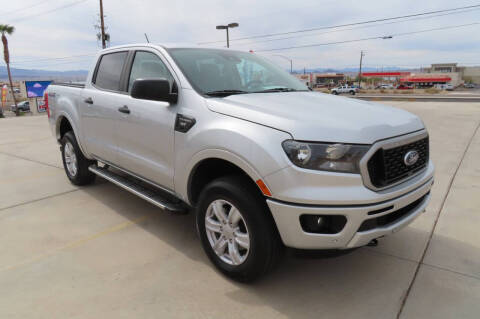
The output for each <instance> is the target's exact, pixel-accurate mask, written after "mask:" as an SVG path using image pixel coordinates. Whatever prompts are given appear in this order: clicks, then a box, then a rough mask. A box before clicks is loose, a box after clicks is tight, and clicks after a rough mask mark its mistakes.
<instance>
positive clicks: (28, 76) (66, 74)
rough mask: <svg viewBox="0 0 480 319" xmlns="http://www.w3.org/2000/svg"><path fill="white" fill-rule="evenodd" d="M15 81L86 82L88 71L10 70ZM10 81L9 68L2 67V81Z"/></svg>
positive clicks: (0, 70) (0, 72)
mask: <svg viewBox="0 0 480 319" xmlns="http://www.w3.org/2000/svg"><path fill="white" fill-rule="evenodd" d="M10 70H11V72H12V78H13V80H14V81H21V80H76V81H80V80H84V79H85V78H86V77H87V74H88V71H86V70H73V71H48V70H28V69H17V68H10ZM6 79H8V73H7V67H6V66H0V80H3V81H4V80H6Z"/></svg>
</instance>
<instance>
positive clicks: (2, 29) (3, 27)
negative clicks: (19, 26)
mask: <svg viewBox="0 0 480 319" xmlns="http://www.w3.org/2000/svg"><path fill="white" fill-rule="evenodd" d="M14 31H15V27H13V26H11V25H8V24H0V33H2V43H3V59H4V60H5V64H6V65H7V72H8V81H9V82H10V91H11V92H12V97H13V103H14V104H15V114H16V115H17V116H18V115H20V112H19V110H18V105H17V99H16V98H15V93H14V92H13V82H12V74H11V73H10V52H9V51H8V40H7V36H6V35H7V34H8V35H11V34H12V33H13V32H14Z"/></svg>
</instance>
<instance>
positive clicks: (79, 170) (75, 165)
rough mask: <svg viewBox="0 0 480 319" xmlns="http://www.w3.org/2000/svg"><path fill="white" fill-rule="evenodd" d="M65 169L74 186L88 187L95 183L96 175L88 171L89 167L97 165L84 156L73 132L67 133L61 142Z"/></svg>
mask: <svg viewBox="0 0 480 319" xmlns="http://www.w3.org/2000/svg"><path fill="white" fill-rule="evenodd" d="M60 144H61V148H60V149H61V152H62V160H63V167H64V168H65V173H66V174H67V177H68V179H69V180H70V182H72V184H74V185H78V186H81V185H87V184H91V183H93V181H94V180H95V176H96V175H95V174H93V173H92V172H90V171H89V170H88V167H89V166H90V165H92V164H95V161H92V160H89V159H87V158H86V157H85V156H83V153H82V151H81V150H80V147H79V146H78V143H77V139H76V138H75V134H73V132H72V131H69V132H67V133H65V135H64V136H63V138H62V139H61V141H60Z"/></svg>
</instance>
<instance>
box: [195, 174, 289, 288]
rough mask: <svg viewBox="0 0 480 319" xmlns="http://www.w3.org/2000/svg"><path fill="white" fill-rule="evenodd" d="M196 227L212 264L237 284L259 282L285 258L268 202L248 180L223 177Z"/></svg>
mask: <svg viewBox="0 0 480 319" xmlns="http://www.w3.org/2000/svg"><path fill="white" fill-rule="evenodd" d="M218 215H221V216H222V217H221V218H217V216H218ZM232 216H233V217H232ZM232 220H233V221H237V223H235V222H233V223H232ZM196 224H197V231H198V233H199V236H200V239H201V242H202V246H203V249H204V251H205V253H206V254H207V256H208V257H209V258H210V260H211V262H212V263H213V264H214V265H215V266H216V267H217V269H218V270H220V271H221V272H222V273H223V274H225V275H226V276H228V277H230V278H232V279H234V280H237V281H240V282H251V281H253V280H255V279H257V278H259V277H260V276H262V275H264V274H265V273H267V272H268V271H269V270H271V269H272V268H273V266H274V265H275V264H276V263H277V261H278V259H279V257H280V256H281V252H282V250H283V245H282V243H281V240H280V237H279V235H278V231H277V229H276V227H275V224H274V221H273V218H272V216H271V213H270V211H269V209H268V206H267V203H266V201H265V198H264V197H263V196H262V195H260V194H259V192H258V190H256V189H253V186H252V185H251V182H249V180H248V179H246V178H244V177H241V176H228V177H222V178H219V179H216V180H214V181H213V182H211V183H210V184H208V185H207V186H206V187H205V189H204V190H203V191H202V193H201V195H200V199H199V202H198V205H197V208H196ZM207 224H208V227H207ZM237 243H238V245H237ZM247 243H248V245H247ZM214 247H216V248H214ZM232 256H233V257H232ZM235 256H236V257H235Z"/></svg>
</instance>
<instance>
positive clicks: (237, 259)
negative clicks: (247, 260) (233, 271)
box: [228, 241, 242, 265]
mask: <svg viewBox="0 0 480 319" xmlns="http://www.w3.org/2000/svg"><path fill="white" fill-rule="evenodd" d="M228 255H229V257H230V260H231V261H232V263H233V264H234V265H239V264H241V263H242V256H240V252H239V251H238V246H237V243H236V242H234V241H230V242H228Z"/></svg>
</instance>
